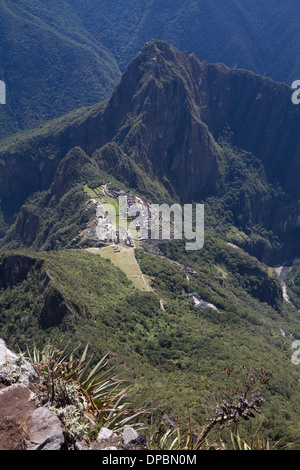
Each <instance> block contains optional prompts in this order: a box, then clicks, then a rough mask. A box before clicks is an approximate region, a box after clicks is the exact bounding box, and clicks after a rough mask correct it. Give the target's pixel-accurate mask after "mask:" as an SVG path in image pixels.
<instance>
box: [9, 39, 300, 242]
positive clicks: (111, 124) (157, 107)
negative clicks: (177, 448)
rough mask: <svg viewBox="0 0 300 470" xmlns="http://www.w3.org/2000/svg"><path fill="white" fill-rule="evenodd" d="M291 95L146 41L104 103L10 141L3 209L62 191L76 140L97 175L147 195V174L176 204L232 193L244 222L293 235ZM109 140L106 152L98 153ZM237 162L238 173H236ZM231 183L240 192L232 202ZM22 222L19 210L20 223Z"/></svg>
mask: <svg viewBox="0 0 300 470" xmlns="http://www.w3.org/2000/svg"><path fill="white" fill-rule="evenodd" d="M291 95H292V93H291V89H290V88H289V87H288V86H286V85H284V84H279V83H276V82H273V81H272V80H270V79H266V78H262V77H259V76H258V75H255V74H253V73H250V72H246V71H243V70H231V69H229V68H227V67H225V66H224V65H221V64H213V65H211V64H207V63H205V62H199V61H198V60H197V59H196V57H195V56H193V55H187V54H185V53H181V52H179V51H178V50H176V49H174V48H172V47H170V46H169V45H168V44H167V43H165V42H163V41H151V42H150V43H147V44H146V45H145V47H144V48H143V49H142V51H141V52H140V53H139V54H138V55H137V57H136V58H135V60H134V61H133V62H132V63H131V64H129V66H128V67H127V70H126V71H125V73H124V75H123V77H122V79H121V81H120V83H119V84H118V85H117V86H116V88H115V90H114V91H113V93H112V96H111V98H110V100H108V102H107V103H105V104H104V105H99V106H96V107H94V108H91V109H87V110H83V111H82V112H81V113H80V112H78V113H77V114H76V115H72V116H70V117H69V118H65V119H63V120H59V121H57V122H54V123H50V124H48V125H47V127H45V128H43V129H42V130H40V131H35V132H34V133H33V135H28V134H25V135H24V137H23V138H22V137H19V138H18V142H17V143H16V144H13V145H12V144H10V143H9V142H8V143H6V147H5V148H4V150H3V151H2V152H1V151H0V162H1V166H0V197H1V200H2V210H3V211H4V212H6V213H7V212H8V213H9V214H8V215H11V213H12V212H13V211H16V210H19V207H20V205H21V204H22V202H24V201H25V199H26V197H28V196H29V195H30V194H32V193H33V192H35V191H40V190H44V189H47V188H49V187H50V185H51V184H52V182H53V181H54V183H53V185H52V195H53V194H54V193H56V194H57V197H60V196H61V195H62V194H63V193H64V190H65V189H64V188H66V187H69V184H70V179H71V180H72V168H71V167H72V165H70V161H71V160H70V159H68V162H69V163H68V165H67V166H66V165H65V162H63V163H60V162H61V161H62V159H63V158H64V156H65V155H66V154H67V152H69V151H70V150H71V149H73V148H74V147H76V146H78V147H80V148H81V149H82V150H83V151H84V152H86V154H87V156H88V157H87V156H86V157H83V156H82V154H80V149H79V150H78V151H77V153H76V155H77V156H78V159H79V160H78V161H82V159H84V160H86V159H88V160H89V161H88V163H89V165H90V168H92V167H93V166H94V171H96V167H98V168H101V169H102V170H105V171H106V172H107V173H110V174H112V175H113V176H115V177H116V178H118V179H120V180H123V181H124V182H125V184H127V185H128V186H130V187H133V188H135V189H137V190H140V191H142V192H143V193H144V194H146V193H147V188H146V189H145V181H146V180H147V178H148V180H149V181H152V182H153V181H156V182H157V184H161V185H163V187H164V188H165V191H166V193H168V194H169V195H171V197H177V198H179V199H180V200H181V202H193V201H194V202H200V201H203V200H206V198H208V197H210V196H214V197H219V198H227V200H229V199H230V198H231V199H232V201H231V202H230V203H229V205H230V204H231V206H230V207H229V209H230V210H232V211H233V214H234V217H236V218H238V217H240V219H245V220H244V223H246V222H247V221H246V219H247V217H248V212H249V214H250V215H251V220H250V219H249V217H250V215H249V217H248V219H249V220H248V222H249V223H255V224H260V223H263V224H265V225H266V227H267V229H268V230H269V229H272V230H275V231H276V232H277V231H278V232H280V233H282V234H285V233H286V231H287V230H288V231H294V230H296V231H297V230H298V228H297V227H298V225H299V224H298V221H299V217H300V212H299V205H298V203H297V201H298V200H299V197H300V190H299V185H298V182H299V179H300V169H299V168H300V167H299V158H298V154H299V150H300V135H299V132H298V130H299V125H300V109H299V107H297V106H295V105H293V104H292V101H291ZM45 129H46V130H45ZM225 144H226V145H225ZM108 145H111V147H110V150H111V151H109V152H108V151H104V150H105V149H107V148H108V147H107V146H108ZM228 148H229V152H228ZM233 152H235V153H236V155H238V157H237V159H236V164H235V166H232V165H231V163H230V158H231V154H232V153H233ZM76 155H75V157H76ZM75 157H74V158H75ZM74 158H73V160H74ZM75 160H76V158H75ZM75 160H74V162H75ZM77 163H78V162H77ZM77 163H76V162H75V163H74V166H76V165H77ZM77 166H78V165H77ZM238 167H241V168H242V167H243V168H244V169H243V171H244V173H243V171H240V174H239V176H238V177H237V176H236V171H237V170H236V169H237V168H238ZM70 168H71V170H70ZM76 168H77V167H76ZM76 171H77V169H76ZM89 174H91V171H90V172H89ZM70 175H71V176H70ZM245 180H247V186H245ZM244 186H245V188H243V187H244ZM236 187H239V188H243V189H241V191H240V193H239V194H235V195H234V197H232V196H230V198H229V197H228V194H229V193H230V192H232V190H233V188H236ZM148 189H149V188H148ZM273 193H276V197H274V194H273ZM152 194H153V192H152ZM234 198H235V199H238V200H239V204H237V203H235V202H234V201H233V199H234ZM244 206H245V208H246V209H244ZM248 206H249V210H248ZM236 210H238V211H239V213H238V214H236V213H235V211H236ZM6 215H7V214H6ZM25 218H26V214H25V213H24V212H23V213H22V212H21V214H20V218H19V222H18V223H19V226H20V227H21V229H22V227H23V226H24V224H23V223H22V220H24V219H25ZM36 224H37V221H33V220H31V222H30V225H36ZM25 225H26V224H25ZM37 230H39V229H38V228H37ZM26 238H28V236H27V235H26ZM29 238H30V237H29Z"/></svg>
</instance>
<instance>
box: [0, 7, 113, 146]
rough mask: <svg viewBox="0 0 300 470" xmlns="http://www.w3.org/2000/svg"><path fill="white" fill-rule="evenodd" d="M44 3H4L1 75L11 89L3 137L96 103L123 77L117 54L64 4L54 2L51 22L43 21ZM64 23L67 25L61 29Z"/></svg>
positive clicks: (1, 112) (2, 110)
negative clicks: (100, 40) (93, 35)
mask: <svg viewBox="0 0 300 470" xmlns="http://www.w3.org/2000/svg"><path fill="white" fill-rule="evenodd" d="M42 3H43V2H30V6H29V4H28V2H24V5H23V4H22V2H15V1H11V0H2V1H1V2H0V36H1V44H0V55H1V61H0V77H1V79H4V80H5V83H6V88H7V104H6V105H5V106H1V107H0V138H4V137H6V136H8V135H11V134H13V133H14V132H17V131H18V130H20V129H24V128H28V127H30V126H32V125H33V124H36V123H38V122H41V121H44V120H46V119H51V118H54V117H58V116H62V115H63V114H65V113H66V112H68V111H71V110H74V109H77V108H79V107H81V106H89V105H94V104H95V103H97V102H98V101H101V100H103V99H105V98H106V97H107V96H108V95H109V93H110V92H111V90H112V88H113V86H114V85H115V83H116V81H117V80H118V79H119V76H120V71H119V68H118V65H117V64H116V61H115V59H114V58H113V56H112V55H111V54H110V53H109V52H108V51H107V50H106V48H105V47H104V46H101V45H100V44H99V43H98V44H97V41H96V40H95V41H93V40H92V39H91V37H89V35H88V34H87V33H86V32H85V30H84V28H82V27H80V20H77V21H76V15H73V14H72V13H71V12H70V8H66V2H65V5H62V4H61V2H52V3H51V6H50V11H51V10H52V11H53V13H54V16H53V18H52V20H53V21H50V22H49V21H47V20H46V19H43V14H42V13H43V6H42ZM45 6H46V9H48V8H49V7H48V5H45ZM31 7H33V8H31ZM48 19H49V18H48ZM60 20H61V21H62V24H64V25H66V24H67V25H68V27H64V28H63V27H61V28H59V27H58V22H59V21H60Z"/></svg>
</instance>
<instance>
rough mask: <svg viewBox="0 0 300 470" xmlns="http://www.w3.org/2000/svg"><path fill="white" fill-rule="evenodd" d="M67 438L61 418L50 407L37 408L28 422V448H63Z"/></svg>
mask: <svg viewBox="0 0 300 470" xmlns="http://www.w3.org/2000/svg"><path fill="white" fill-rule="evenodd" d="M64 443H65V438H64V434H63V428H62V425H61V422H60V420H59V419H58V418H57V416H55V415H54V414H53V413H52V412H51V411H50V410H49V409H48V408H45V407H41V408H36V409H35V410H34V411H33V413H32V414H31V416H30V422H29V423H28V443H27V450H61V449H62V448H63V446H64Z"/></svg>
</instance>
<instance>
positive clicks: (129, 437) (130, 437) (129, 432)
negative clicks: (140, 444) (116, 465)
mask: <svg viewBox="0 0 300 470" xmlns="http://www.w3.org/2000/svg"><path fill="white" fill-rule="evenodd" d="M138 437H139V435H138V433H137V432H136V430H135V429H133V428H125V429H124V431H123V440H124V444H125V446H127V445H128V444H130V443H132V442H133V441H136V440H137V439H138Z"/></svg>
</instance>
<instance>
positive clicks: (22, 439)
mask: <svg viewBox="0 0 300 470" xmlns="http://www.w3.org/2000/svg"><path fill="white" fill-rule="evenodd" d="M38 381H39V376H38V374H37V372H36V370H35V368H34V366H33V365H32V364H31V363H30V362H29V361H27V360H25V359H24V358H23V357H22V356H20V355H18V354H16V353H15V352H13V351H11V350H10V349H9V348H8V347H7V346H6V344H5V342H4V341H3V340H2V339H0V450H31V451H32V450H145V449H146V448H147V442H146V439H145V437H144V436H142V435H140V434H138V433H137V431H136V430H135V429H133V428H131V427H126V428H125V429H124V430H123V431H122V432H114V431H112V430H110V429H107V428H105V427H103V428H101V429H100V431H99V432H98V434H97V436H96V438H95V439H94V440H93V441H92V442H91V441H90V440H87V441H82V440H80V439H78V440H76V439H75V441H74V440H73V441H72V442H70V440H69V439H68V433H67V432H66V430H65V428H64V422H63V420H60V419H59V417H58V416H57V414H56V413H55V412H54V411H53V410H51V407H48V406H42V405H41V403H40V401H39V400H38V397H37V395H36V393H35V392H36V385H37V383H38ZM90 426H91V430H93V426H94V425H93V424H92V422H90Z"/></svg>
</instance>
